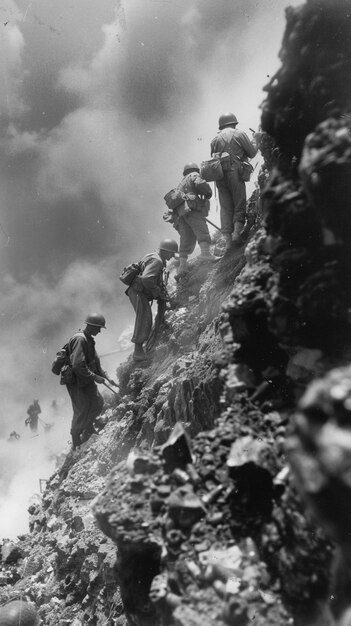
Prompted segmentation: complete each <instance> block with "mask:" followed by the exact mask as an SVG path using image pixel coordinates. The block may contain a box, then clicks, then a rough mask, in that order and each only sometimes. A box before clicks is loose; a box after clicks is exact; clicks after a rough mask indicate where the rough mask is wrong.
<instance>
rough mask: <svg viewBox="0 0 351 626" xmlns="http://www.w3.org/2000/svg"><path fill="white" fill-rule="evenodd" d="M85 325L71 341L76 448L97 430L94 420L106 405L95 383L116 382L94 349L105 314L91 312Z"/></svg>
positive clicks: (69, 383) (74, 446)
mask: <svg viewBox="0 0 351 626" xmlns="http://www.w3.org/2000/svg"><path fill="white" fill-rule="evenodd" d="M85 324H86V326H85V328H84V330H83V331H79V332H77V333H75V334H74V335H73V336H72V337H71V339H70V340H69V342H68V354H69V357H70V363H71V366H72V373H73V376H72V380H71V381H70V382H67V383H66V386H67V391H68V393H69V396H70V398H71V401H72V407H73V419H72V426H71V435H72V443H73V450H75V449H76V448H77V447H78V446H80V445H81V444H82V443H84V442H85V441H87V440H88V439H89V437H91V435H92V434H94V433H95V432H96V431H95V428H94V420H95V418H96V417H98V415H100V413H101V411H102V409H103V405H104V400H103V397H102V395H101V394H100V392H99V390H98V388H97V384H96V383H104V381H105V379H106V380H107V381H108V382H109V383H111V384H112V385H115V384H116V383H115V382H114V380H111V379H110V378H109V377H108V375H107V373H106V372H105V371H104V370H103V369H102V368H101V364H100V359H99V357H98V355H97V353H96V350H95V341H94V337H95V336H96V335H98V333H99V332H100V331H101V329H102V328H106V321H105V318H104V316H103V315H100V314H97V313H92V314H91V315H88V316H87V317H86V319H85Z"/></svg>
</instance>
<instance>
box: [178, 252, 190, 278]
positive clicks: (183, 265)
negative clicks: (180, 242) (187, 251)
mask: <svg viewBox="0 0 351 626" xmlns="http://www.w3.org/2000/svg"><path fill="white" fill-rule="evenodd" d="M187 261H188V257H187V256H181V257H180V258H179V266H178V274H181V273H182V272H187V271H188V263H187Z"/></svg>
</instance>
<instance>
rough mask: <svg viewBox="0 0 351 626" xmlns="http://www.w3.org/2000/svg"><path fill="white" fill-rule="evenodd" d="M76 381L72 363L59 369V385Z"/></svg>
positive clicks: (71, 383)
mask: <svg viewBox="0 0 351 626" xmlns="http://www.w3.org/2000/svg"><path fill="white" fill-rule="evenodd" d="M75 382H76V375H75V374H74V372H73V368H72V365H70V364H67V365H64V366H63V367H62V369H61V378H60V385H74V384H75Z"/></svg>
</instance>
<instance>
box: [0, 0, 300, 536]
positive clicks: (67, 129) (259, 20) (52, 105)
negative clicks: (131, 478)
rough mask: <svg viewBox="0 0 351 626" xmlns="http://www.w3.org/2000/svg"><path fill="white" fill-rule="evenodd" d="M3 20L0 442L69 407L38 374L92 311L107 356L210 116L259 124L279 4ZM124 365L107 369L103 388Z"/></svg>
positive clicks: (79, 10) (8, 0) (209, 129)
mask: <svg viewBox="0 0 351 626" xmlns="http://www.w3.org/2000/svg"><path fill="white" fill-rule="evenodd" d="M298 3H299V2H297V0H294V1H293V2H291V4H298ZM0 18H1V20H0V28H1V35H2V36H1V38H0V56H1V61H0V76H1V81H0V150H1V159H0V211H1V213H0V267H1V273H0V282H1V292H2V296H1V305H0V314H1V322H2V323H1V330H0V333H1V336H0V342H1V353H2V365H3V367H2V373H1V379H0V391H1V405H0V414H1V423H2V436H3V439H4V440H6V439H7V436H8V434H9V432H10V431H11V430H12V429H13V428H15V429H20V428H23V421H24V418H25V411H26V408H27V406H28V404H29V403H30V402H32V400H33V398H39V399H40V401H41V402H43V403H46V405H47V406H50V403H51V401H52V400H53V399H55V398H61V397H62V398H66V396H65V390H64V389H62V388H60V386H59V383H58V380H57V378H56V377H54V376H53V375H52V374H51V372H50V365H51V362H52V359H53V356H54V354H55V352H56V351H57V350H58V349H59V348H60V347H61V346H62V345H63V343H64V342H65V341H66V340H67V339H68V337H69V336H70V335H71V334H72V333H73V332H75V331H76V330H77V329H78V328H79V327H81V326H82V323H83V321H84V316H85V315H86V314H87V313H88V312H89V311H101V312H103V313H104V314H105V316H106V318H107V325H108V330H107V331H105V332H104V334H101V335H99V337H98V339H97V345H98V349H99V351H100V353H109V352H111V351H114V350H117V349H118V347H119V345H120V343H119V337H120V335H121V333H122V332H123V331H124V330H125V328H126V326H127V323H128V324H129V323H130V312H131V311H130V305H129V302H128V301H127V299H126V298H125V296H124V293H123V285H122V284H121V283H120V282H119V280H118V275H119V273H120V270H121V269H122V268H123V266H124V265H125V264H127V263H129V262H131V261H133V260H136V259H138V258H140V257H141V255H143V254H145V253H146V252H149V251H150V250H152V249H154V248H155V247H156V246H157V243H158V241H159V239H160V238H161V237H164V236H172V237H173V236H175V234H176V233H175V231H174V230H172V228H171V226H169V225H167V224H166V223H164V222H163V220H162V213H163V210H164V203H163V196H164V194H165V193H166V192H167V191H168V190H169V189H170V188H172V187H174V186H175V185H176V184H177V183H178V181H179V179H180V177H181V171H182V166H183V163H184V162H186V161H189V160H191V161H193V160H195V161H201V160H203V159H206V158H208V155H209V142H210V140H211V138H212V137H213V136H214V134H215V133H216V130H217V119H218V115H219V114H220V113H221V112H223V111H225V110H233V111H234V112H235V113H236V115H237V117H238V119H239V121H240V127H241V128H243V129H244V130H248V127H249V126H251V127H252V128H257V127H258V125H259V119H260V111H259V104H260V102H261V101H262V99H263V92H262V87H263V85H264V83H265V82H266V81H267V77H268V76H269V75H271V74H272V73H273V72H274V70H275V69H276V67H277V65H278V59H277V54H278V50H279V47H280V41H281V39H282V34H283V25H284V12H283V6H282V4H281V1H280V0H265V2H264V3H263V2H261V3H260V2H257V0H239V1H238V2H228V0H216V2H213V0H188V1H187V2H184V1H183V0H174V1H172V2H168V1H166V0H128V1H127V0H125V1H124V2H123V1H122V0H119V1H117V2H112V0H99V2H98V3H97V2H96V0H76V1H75V2H74V3H72V2H70V1H69V0H60V2H56V3H48V2H47V0H36V1H33V2H28V1H27V0H17V1H16V2H15V1H14V0H5V2H3V3H2V5H1V7H0ZM213 210H214V211H215V208H214V207H213ZM215 218H216V219H215V221H217V222H218V215H217V216H215ZM127 320H128V322H127ZM122 358H123V354H122V355H116V356H115V357H107V358H106V361H105V362H104V365H105V366H106V367H107V368H108V369H109V373H110V374H111V375H113V374H114V369H115V367H116V365H117V363H118V362H119V360H121V359H122ZM66 409H67V416H69V417H67V419H68V423H67V424H66V430H67V435H68V431H69V419H70V407H69V405H68V406H67V407H66ZM68 438H69V436H68ZM33 441H34V440H33ZM38 441H42V439H41V440H40V439H39V438H38ZM29 443H30V442H28V445H29ZM32 443H33V442H32ZM7 445H10V444H6V446H7ZM11 445H12V444H11ZM20 445H22V443H20ZM35 445H38V446H39V447H40V444H37V443H35ZM17 450H20V448H19V447H17ZM26 456H28V455H25V457H26ZM44 457H45V455H44ZM45 458H47V457H45ZM22 469H23V466H22V465H18V471H19V473H21V471H22ZM38 471H39V470H38ZM12 474H13V476H14V478H15V477H16V476H17V475H18V474H17V473H16V471H15V468H14V467H13V468H12ZM1 517H2V516H1V515H0V519H1ZM1 534H2V533H1V529H0V536H1Z"/></svg>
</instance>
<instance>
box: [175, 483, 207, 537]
mask: <svg viewBox="0 0 351 626" xmlns="http://www.w3.org/2000/svg"><path fill="white" fill-rule="evenodd" d="M167 507H168V515H169V517H170V518H171V519H172V520H173V521H174V522H175V524H176V525H177V526H180V528H191V526H193V525H194V524H195V523H196V522H197V521H198V520H199V519H201V518H202V517H204V515H206V509H205V507H204V506H203V504H202V502H201V500H200V499H199V498H198V497H197V496H196V495H195V493H194V491H193V488H192V486H191V485H183V486H182V487H179V488H178V489H176V490H175V491H173V493H172V494H171V495H170V496H169V498H167Z"/></svg>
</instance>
